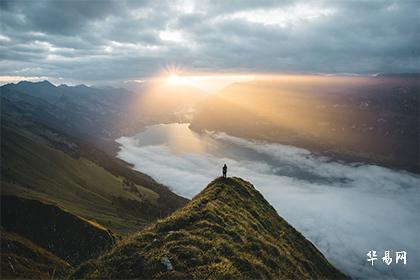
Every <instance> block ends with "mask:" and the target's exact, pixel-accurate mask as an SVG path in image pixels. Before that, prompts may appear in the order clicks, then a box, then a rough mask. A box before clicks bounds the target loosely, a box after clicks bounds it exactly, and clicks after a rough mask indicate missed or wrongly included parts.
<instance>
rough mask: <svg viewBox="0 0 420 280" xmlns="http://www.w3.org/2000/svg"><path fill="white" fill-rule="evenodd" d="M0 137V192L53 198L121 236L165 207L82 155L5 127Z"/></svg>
mask: <svg viewBox="0 0 420 280" xmlns="http://www.w3.org/2000/svg"><path fill="white" fill-rule="evenodd" d="M1 142H2V143H1V145H2V146H1V154H2V193H3V194H13V195H18V196H26V197H32V198H37V199H42V200H46V201H53V202H55V203H57V204H59V205H60V206H62V207H64V208H65V209H67V210H69V211H70V212H72V213H74V214H76V215H78V216H81V217H84V218H86V219H88V220H91V221H95V222H96V223H99V224H102V225H104V226H106V227H107V228H110V229H111V230H112V231H113V232H116V233H118V234H121V235H126V234H128V233H130V232H134V231H137V230H138V229H139V228H141V227H143V226H144V225H146V224H148V223H150V221H151V220H154V219H156V216H158V214H159V210H160V209H163V208H164V207H165V206H164V205H161V203H160V202H159V198H160V197H159V194H158V193H156V192H154V191H152V190H151V189H149V188H146V187H143V186H142V185H139V184H134V183H132V182H131V181H130V183H131V184H132V186H131V188H129V189H128V188H127V187H126V184H127V182H128V181H127V179H124V178H123V177H120V176H118V175H115V174H112V173H110V172H109V171H107V170H106V169H104V168H103V167H101V166H99V165H98V164H97V163H95V162H93V161H91V160H88V159H86V158H83V157H80V158H74V157H71V156H70V155H68V154H65V153H64V152H61V151H59V150H56V149H53V148H51V147H49V146H47V145H45V144H43V143H40V142H38V141H34V140H33V139H31V138H29V137H28V136H27V135H22V134H20V133H18V132H17V131H14V130H10V129H7V128H2V141H1ZM129 203H130V204H129ZM133 207H134V208H136V209H138V211H132V209H131V208H133ZM126 208H129V209H126Z"/></svg>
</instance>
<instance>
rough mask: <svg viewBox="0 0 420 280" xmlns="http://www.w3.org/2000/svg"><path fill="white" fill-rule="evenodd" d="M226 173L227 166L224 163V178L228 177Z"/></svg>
mask: <svg viewBox="0 0 420 280" xmlns="http://www.w3.org/2000/svg"><path fill="white" fill-rule="evenodd" d="M226 174H227V166H226V163H225V164H224V165H223V178H226Z"/></svg>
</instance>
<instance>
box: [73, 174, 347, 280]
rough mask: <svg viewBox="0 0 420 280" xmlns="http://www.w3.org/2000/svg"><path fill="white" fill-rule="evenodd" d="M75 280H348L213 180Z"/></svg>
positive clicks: (234, 182) (274, 217) (278, 222)
mask: <svg viewBox="0 0 420 280" xmlns="http://www.w3.org/2000/svg"><path fill="white" fill-rule="evenodd" d="M168 261H169V262H170V265H169V266H168ZM165 263H166V264H165ZM170 266H172V269H171V267H170ZM73 277H75V278H138V277H139V278H146V279H149V278H156V279H232V278H236V279H243V278H248V279H261V278H269V279H279V278H289V279H290V278H294V279H295V278H297V279H302V278H311V279H313V278H335V279H336V278H345V276H344V275H343V274H341V273H340V272H339V271H338V270H336V269H335V268H334V267H333V266H332V265H331V264H330V263H329V262H328V261H327V260H326V259H325V257H324V256H323V255H322V254H321V253H320V252H319V251H318V250H317V249H316V248H315V247H314V246H313V245H312V244H311V243H310V242H309V241H308V240H307V239H305V237H303V236H302V235H301V234H300V233H299V232H297V231H296V230H295V229H294V228H293V227H291V226H290V225H289V224H288V223H287V222H286V221H284V220H283V219H282V218H281V217H279V216H278V214H277V213H276V211H275V210H274V208H273V207H272V206H271V205H270V204H269V203H268V202H267V201H266V200H265V199H264V198H263V197H262V195H261V194H260V193H259V192H258V191H256V190H255V189H254V187H253V186H252V185H251V184H250V183H248V182H246V181H243V180H242V179H239V178H228V179H223V178H218V179H216V180H214V181H213V182H211V183H210V184H209V185H208V186H207V187H206V188H205V189H204V190H203V191H202V192H201V193H200V194H199V195H197V196H196V197H195V198H194V199H193V200H192V201H191V202H190V203H189V204H187V205H186V206H185V207H184V208H182V209H179V210H177V211H176V212H174V213H173V214H172V215H171V216H169V217H167V218H165V219H163V220H160V221H158V222H157V223H155V224H153V225H151V226H149V227H148V228H146V229H145V230H143V231H141V232H139V233H138V234H136V235H134V236H132V237H131V238H129V239H127V240H125V241H123V242H121V243H120V244H119V245H117V246H116V247H115V248H114V249H113V250H112V251H111V252H109V253H107V254H105V255H104V256H102V257H100V258H99V259H98V260H96V261H91V262H88V263H86V264H84V265H82V266H81V267H79V268H78V270H77V271H76V272H75V273H74V274H73Z"/></svg>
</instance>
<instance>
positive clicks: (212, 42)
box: [0, 0, 420, 83]
mask: <svg viewBox="0 0 420 280" xmlns="http://www.w3.org/2000/svg"><path fill="white" fill-rule="evenodd" d="M0 3H1V16H0V20H1V30H0V42H1V44H0V57H1V66H0V76H9V77H0V79H2V80H7V79H9V80H10V79H17V78H16V77H27V78H31V77H32V78H33V77H42V78H44V77H45V78H48V79H51V80H55V81H57V80H58V81H59V79H61V81H63V82H87V83H101V82H104V81H120V80H138V79H147V78H148V77H150V76H153V75H155V74H156V73H160V72H162V71H163V70H164V69H165V68H168V67H174V66H175V67H178V68H182V69H185V70H186V71H188V72H218V73H233V72H234V73H237V72H243V73H246V72H253V73H255V72H270V73H272V72H275V73H277V72H279V73H284V72H304V73H308V72H309V73H312V72H315V73H319V72H321V73H377V72H386V73H390V72H393V73H396V72H418V71H419V47H420V44H419V38H420V34H419V12H420V11H419V1H409V0H401V1H346V0H342V1H339V0H336V1H312V2H311V1H307V0H302V1H247V0H242V1H226V0H221V1H217V0H216V1H214V0H213V1H197V2H193V1H179V2H176V1H156V0H155V1H99V0H98V1H93V0H91V1H85V2H82V1H62V0H61V1H47V0H38V1H30V0H27V1H16V0H14V1H4V0H2V1H1V2H0ZM14 77H15V78H14ZM0 81H1V80H0Z"/></svg>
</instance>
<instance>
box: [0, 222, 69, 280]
mask: <svg viewBox="0 0 420 280" xmlns="http://www.w3.org/2000/svg"><path fill="white" fill-rule="evenodd" d="M70 269H71V266H70V265H69V264H68V263H66V262H65V261H63V260H62V259H60V258H58V257H57V256H55V255H53V254H52V253H51V252H49V251H47V250H45V249H44V248H41V247H39V246H38V245H36V244H34V243H33V242H31V241H30V240H28V239H26V238H23V237H21V236H19V235H18V234H16V233H12V232H6V231H3V230H2V231H1V277H2V279H12V278H18V279H55V278H63V277H64V276H65V275H66V274H67V273H68V272H69V271H70Z"/></svg>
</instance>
